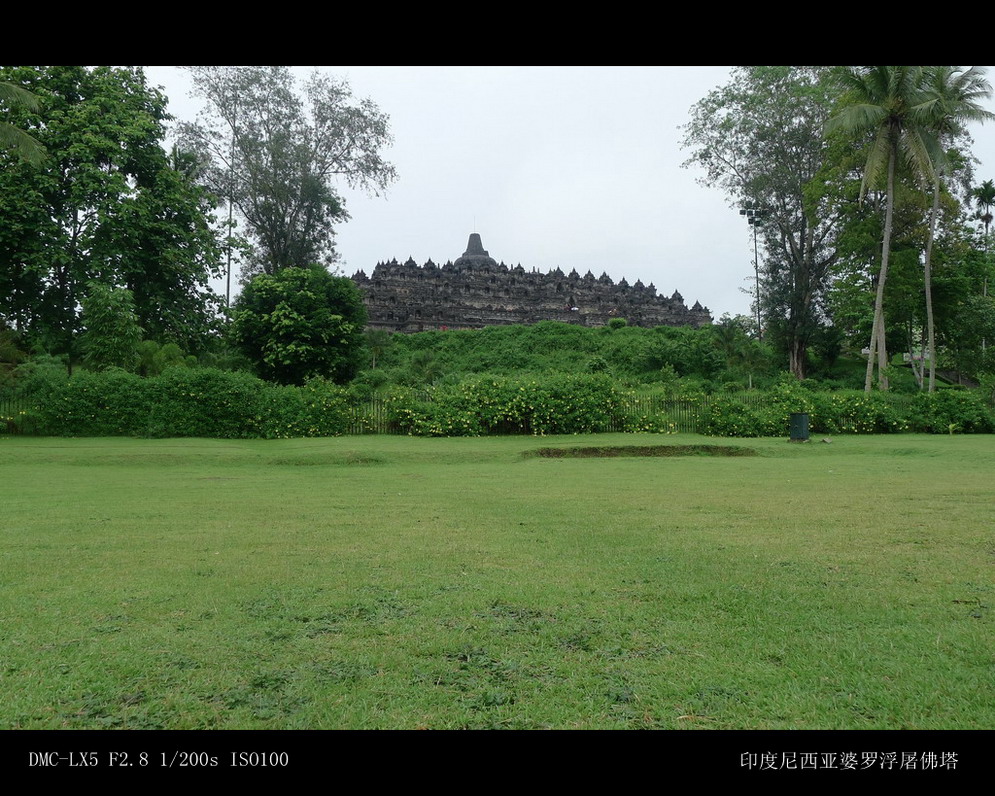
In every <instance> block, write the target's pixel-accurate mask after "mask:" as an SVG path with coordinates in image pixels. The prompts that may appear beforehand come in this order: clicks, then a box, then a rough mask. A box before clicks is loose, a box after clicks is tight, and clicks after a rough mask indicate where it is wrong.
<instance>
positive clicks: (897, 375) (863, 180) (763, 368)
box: [0, 66, 995, 437]
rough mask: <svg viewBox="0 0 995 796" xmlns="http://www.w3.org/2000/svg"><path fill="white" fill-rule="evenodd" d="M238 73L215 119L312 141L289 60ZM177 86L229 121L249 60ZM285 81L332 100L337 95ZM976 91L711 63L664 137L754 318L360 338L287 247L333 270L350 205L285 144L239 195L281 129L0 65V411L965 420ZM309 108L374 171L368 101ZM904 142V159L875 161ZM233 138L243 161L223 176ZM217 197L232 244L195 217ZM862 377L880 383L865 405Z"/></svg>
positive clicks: (165, 427)
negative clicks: (711, 83) (710, 211)
mask: <svg viewBox="0 0 995 796" xmlns="http://www.w3.org/2000/svg"><path fill="white" fill-rule="evenodd" d="M252 75H255V76H256V77H259V76H260V75H264V76H265V75H268V76H269V78H272V80H268V81H267V80H263V81H259V80H252V81H250V83H251V84H252V85H254V86H256V87H257V88H258V89H259V90H260V91H263V90H264V88H265V86H266V85H268V86H270V89H269V90H271V91H272V92H275V93H273V94H272V95H271V96H269V95H266V96H263V95H260V96H258V97H255V100H257V102H255V104H253V105H246V104H244V103H243V104H237V110H238V113H239V114H245V113H250V114H251V113H255V112H256V110H258V111H259V112H264V110H265V109H272V108H274V107H279V106H280V105H281V103H282V104H283V105H285V106H286V107H287V108H290V109H291V110H292V111H293V112H292V113H291V117H292V118H293V120H294V121H293V124H292V125H291V127H293V129H294V130H295V135H299V136H302V139H301V140H310V138H313V135H312V133H311V132H309V129H310V128H309V127H308V125H307V124H306V123H305V122H306V114H303V115H302V113H303V111H301V110H300V108H298V106H297V105H295V104H294V103H293V102H291V103H289V104H288V103H287V102H286V101H285V100H287V98H288V97H290V94H288V92H293V90H294V87H293V85H292V81H290V80H289V75H288V73H286V71H285V70H283V69H282V68H280V67H266V68H256V71H255V72H253V73H252ZM202 77H203V80H204V81H207V82H203V81H202V85H201V88H202V89H203V90H205V91H207V90H208V89H210V91H208V96H209V97H210V98H211V101H212V102H214V103H215V106H216V107H215V112H216V113H222V115H223V113H227V112H228V111H231V110H233V109H232V108H229V107H228V102H229V100H231V99H232V97H234V96H236V95H237V93H238V92H235V94H233V93H232V92H231V91H229V90H228V88H231V86H235V85H239V86H242V85H243V83H242V82H239V81H241V79H242V78H244V77H246V75H244V74H241V73H239V72H238V70H237V69H235V70H234V71H232V70H221V71H217V72H214V71H210V72H205V73H204V74H203V75H202ZM236 78H237V80H236ZM231 81H234V82H231ZM314 81H317V82H314ZM229 83H230V85H229ZM257 84H258V85H257ZM309 85H312V87H313V88H315V90H317V88H321V89H322V91H323V92H325V94H327V97H326V99H329V98H334V97H338V98H340V99H342V100H343V101H345V100H346V99H349V96H348V92H347V88H346V87H343V86H338V84H335V85H332V84H331V83H328V82H323V81H321V80H318V79H317V78H315V79H314V80H313V81H312V84H309ZM226 86H227V87H228V88H226ZM253 90H254V91H255V89H253ZM219 92H220V93H219ZM328 92H331V93H328ZM343 92H345V93H343ZM990 93H991V89H990V86H989V85H988V83H987V82H986V81H985V80H984V77H983V73H982V72H981V71H980V70H977V69H974V68H972V69H964V68H961V67H866V68H861V69H852V70H841V69H839V68H830V67H741V68H737V69H736V70H734V71H733V75H732V80H731V82H730V83H729V85H727V86H724V87H721V88H719V89H716V90H715V91H714V92H712V93H710V94H709V95H708V96H707V97H705V98H703V99H702V100H701V101H700V102H699V103H698V104H696V105H695V107H694V108H693V109H692V112H691V120H690V121H689V123H688V124H687V126H686V128H685V133H686V135H685V141H684V144H685V147H686V148H687V149H688V150H689V151H690V154H691V156H690V158H689V161H688V165H693V166H696V167H699V168H702V169H703V170H704V172H705V175H706V178H705V180H704V181H705V182H706V183H708V184H712V185H718V186H720V187H722V188H723V189H725V190H726V191H727V193H728V195H729V196H730V197H731V201H732V203H733V205H734V207H736V208H738V209H739V210H740V212H741V213H742V214H743V215H744V216H746V217H747V218H748V219H749V220H750V222H751V223H752V224H753V225H754V226H753V228H754V230H755V231H757V233H758V245H759V246H760V247H762V248H761V251H762V257H761V258H760V261H759V262H758V263H756V266H757V268H756V279H757V281H756V283H755V292H754V303H755V306H754V310H755V315H754V316H753V317H750V318H746V317H742V316H741V317H737V318H728V317H724V318H722V319H720V320H719V321H717V322H716V323H715V324H713V325H710V326H706V327H704V328H701V329H691V328H672V327H659V328H655V329H644V328H636V327H630V326H628V325H627V324H626V322H625V320H624V319H622V318H616V319H613V320H612V322H611V323H610V324H609V325H608V326H606V327H603V328H585V327H580V326H574V325H569V324H561V323H554V322H544V323H539V324H536V325H534V326H507V327H492V328H487V329H482V330H477V331H446V332H441V331H439V332H425V333H421V334H416V335H407V336H403V335H390V334H387V333H385V332H382V331H376V330H368V331H366V332H365V333H364V332H363V329H364V327H365V324H366V314H365V309H364V307H363V304H362V298H361V295H360V293H359V291H358V289H357V288H356V286H355V285H354V284H353V283H352V281H351V280H349V279H345V278H343V277H338V276H334V275H333V274H331V273H329V271H328V270H327V268H326V267H325V266H324V265H316V264H315V263H314V262H313V260H314V259H320V258H318V257H317V255H316V254H315V253H316V252H323V253H324V254H323V255H322V256H325V255H327V256H331V252H332V251H333V246H332V242H333V239H332V233H333V230H332V222H333V221H341V220H343V219H344V218H345V217H346V216H345V214H344V211H343V208H342V205H341V202H340V199H339V198H338V195H337V193H336V192H335V190H334V186H333V185H332V184H331V183H330V182H328V180H329V179H330V178H329V177H328V175H327V174H325V173H324V172H322V173H321V174H319V173H318V171H320V169H318V167H317V166H316V165H315V163H312V162H310V161H309V160H308V158H307V157H306V156H305V155H304V150H302V149H300V147H295V148H293V151H294V152H295V153H296V154H295V159H294V160H293V168H292V169H290V170H289V171H286V173H283V172H281V174H280V175H276V176H275V177H274V179H273V180H268V181H265V183H260V184H258V185H257V184H256V183H253V182H252V181H250V180H248V179H246V178H245V175H246V174H248V171H252V169H250V168H249V165H250V160H251V158H250V157H249V156H250V154H251V155H253V157H254V156H255V155H259V156H260V157H263V158H264V159H265V158H266V157H269V159H270V160H273V159H274V158H275V159H276V161H279V162H284V160H285V158H284V159H283V160H281V158H282V157H283V156H285V155H287V153H288V151H289V150H288V149H287V147H288V146H290V144H289V143H288V141H287V140H285V138H284V137H281V136H276V137H273V138H271V137H268V136H267V135H263V131H262V130H261V129H256V128H254V127H253V125H252V124H249V123H248V122H247V123H246V124H244V125H243V124H241V123H240V124H239V125H237V129H238V130H240V131H241V134H242V135H243V136H250V133H251V136H250V137H249V138H245V139H244V140H243V139H239V140H238V141H231V140H228V139H224V142H223V143H224V145H221V144H218V143H217V141H215V140H214V138H213V137H212V136H211V135H209V133H210V129H208V127H204V128H202V129H201V128H196V130H198V131H199V133H198V135H197V136H193V137H191V135H192V132H193V131H194V130H195V127H194V126H190V125H187V126H186V127H185V128H184V129H185V130H186V132H187V133H188V135H187V136H186V138H183V137H182V136H181V138H180V140H181V141H184V140H186V141H187V142H188V143H189V142H190V141H193V140H194V139H196V141H199V142H200V144H202V145H203V146H202V147H201V148H200V149H198V148H197V147H195V146H192V148H191V149H190V150H189V151H184V150H183V149H177V148H175V147H174V148H173V149H172V151H168V150H167V149H166V148H165V146H164V143H165V141H166V133H167V128H166V123H167V122H168V120H169V118H170V117H169V116H168V114H167V113H166V98H165V97H164V96H163V95H162V94H161V92H159V91H157V90H155V89H153V88H151V87H149V86H148V85H147V83H146V81H145V77H144V75H143V74H142V71H141V69H139V68H111V67H94V68H88V67H76V66H70V67H35V66H28V67H3V68H0V116H2V119H0V124H2V127H0V132H2V133H3V135H4V138H3V139H0V215H2V217H3V219H4V224H2V225H0V391H3V392H5V393H8V394H10V395H15V396H16V397H17V400H18V401H19V402H20V403H19V404H18V406H24V407H27V409H19V410H18V413H17V414H16V415H9V416H8V415H5V416H4V417H3V418H2V421H3V423H4V424H5V425H7V426H9V427H10V428H13V429H21V430H24V429H28V428H34V429H36V430H38V431H40V432H42V433H48V434H77V435H78V434H134V435H142V436H161V435H179V436H183V435H204V436H223V437H228V436H235V437H238V436H250V437H251V436H263V437H269V436H288V435H289V436H296V435H323V434H336V433H344V432H345V431H346V430H348V429H353V430H356V429H360V430H362V429H363V428H365V427H370V428H372V427H373V424H372V423H371V424H367V425H366V426H364V420H363V417H364V413H367V412H370V411H376V412H378V413H380V416H381V417H386V418H387V420H386V421H385V422H386V423H387V426H386V427H388V428H389V430H393V431H400V432H404V433H413V434H489V433H508V432H518V433H557V432H563V433H575V432H585V431H601V430H607V429H609V428H611V429H614V430H630V431H637V430H642V431H664V432H665V431H670V430H673V429H674V427H675V424H674V422H673V420H674V418H672V417H670V416H668V411H669V410H668V409H667V408H666V406H665V405H664V403H661V401H666V400H682V401H685V403H687V402H691V403H692V404H693V403H694V402H697V405H698V407H699V409H697V410H695V412H697V414H696V415H695V420H694V422H695V428H697V429H699V430H702V431H704V432H706V433H714V434H732V435H752V434H760V435H766V434H780V433H783V432H784V428H785V422H786V417H787V415H786V413H787V412H790V411H806V412H809V414H810V415H811V417H812V422H813V428H814V429H815V430H825V431H827V432H833V433H839V432H869V431H880V432H890V431H902V430H925V431H932V432H943V431H951V432H952V431H990V430H992V421H991V408H990V407H991V399H992V388H993V385H995V376H993V374H995V297H993V296H992V295H990V292H991V291H990V284H991V283H992V282H993V280H995V256H993V254H992V251H991V239H990V232H991V230H990V222H991V219H992V207H993V206H995V186H993V185H992V183H991V181H990V180H988V181H985V182H983V183H981V184H980V185H974V179H973V174H972V171H971V157H970V144H971V140H970V136H969V135H967V131H966V128H965V123H966V122H967V121H971V120H975V121H978V120H984V119H985V118H988V117H990V116H991V114H990V113H988V112H987V111H985V110H983V109H982V108H981V106H980V105H979V104H978V103H979V102H980V101H981V100H985V99H987V98H988V97H989V96H990ZM322 96H324V95H322ZM312 99H313V97H312ZM329 102H331V99H329ZM218 103H220V104H218ZM322 107H326V109H327V111H328V113H329V114H333V115H334V114H344V115H345V116H343V118H346V117H348V118H351V119H353V120H354V122H355V124H356V125H358V128H357V129H369V130H370V131H372V133H373V135H372V137H370V138H368V139H366V144H365V145H364V146H367V147H372V152H370V151H366V150H365V149H362V148H360V149H359V150H356V151H354V152H351V153H350V152H348V151H347V150H348V146H349V144H348V140H342V141H338V142H337V143H338V144H342V145H343V146H345V147H346V148H347V149H346V150H336V152H337V154H336V156H337V157H344V158H345V160H344V161H343V162H342V163H343V168H344V169H345V171H342V172H341V173H342V174H347V175H351V176H350V177H349V179H352V180H354V181H357V183H358V184H366V183H369V182H372V184H375V185H378V186H380V187H381V188H382V187H384V186H386V184H387V183H388V182H390V181H392V180H393V178H394V176H395V175H394V172H393V167H391V166H390V165H389V164H387V163H385V162H384V161H382V160H380V159H379V156H377V155H376V150H378V149H379V147H381V146H382V145H383V144H384V143H386V142H387V141H389V135H388V132H387V128H386V122H387V120H386V117H385V116H383V115H382V114H380V113H379V111H377V110H376V108H375V106H373V105H372V104H370V103H368V102H364V103H362V104H361V107H360V109H356V108H352V106H351V105H349V103H346V104H345V105H343V104H336V103H331V104H328V103H326V104H325V105H323V106H322ZM253 108H255V109H256V110H253ZM294 108H297V110H294ZM855 108H856V109H861V108H863V109H864V110H854V109H855ZM226 109H227V110H226ZM865 111H866V112H865ZM266 112H268V111H266ZM356 113H359V114H360V116H358V117H357V116H356ZM239 119H242V120H243V121H246V120H245V119H243V116H241V115H240V116H239ZM205 123H206V122H205ZM343 129H345V128H343ZM326 132H328V135H329V136H331V138H329V137H323V138H321V141H322V146H326V147H333V148H334V147H335V146H336V141H335V140H333V139H334V134H333V132H332V131H331V128H329V131H326ZM218 140H221V139H218ZM8 141H9V142H11V143H9V144H8V143H6V142H8ZM212 142H213V145H211V146H208V144H211V143H212ZM905 146H911V147H912V150H909V151H910V152H912V151H913V150H914V154H915V157H913V158H900V157H897V156H896V153H900V152H901V151H903V150H902V147H905ZM229 151H230V152H236V151H237V152H240V153H241V155H240V158H241V160H239V162H238V163H233V164H230V165H229V167H228V168H227V170H226V168H225V167H224V164H223V162H222V161H220V160H218V158H219V157H220V153H224V152H229ZM267 153H269V154H268V155H267ZM326 154H327V153H326ZM274 162H275V161H274ZM287 162H288V163H289V162H290V161H287ZM350 164H351V165H350ZM363 164H366V165H365V166H364V165H363ZM346 167H348V168H346ZM353 168H355V169H359V171H350V169H353ZM246 169H248V171H245V170H246ZM316 169H317V171H316ZM363 169H366V170H367V171H365V172H364V171H363ZM240 170H241V171H240ZM297 180H300V181H301V183H300V185H296V187H295V190H296V189H300V190H299V191H298V193H297V194H295V196H297V198H298V199H300V200H301V201H302V202H304V205H305V206H306V207H309V208H311V211H313V213H312V215H307V214H305V216H306V217H307V218H309V219H310V222H309V223H307V224H304V226H303V227H301V228H300V229H298V228H296V227H292V226H291V227H288V228H287V230H285V231H286V232H287V234H288V235H290V236H291V237H292V238H294V237H295V236H296V238H295V240H293V241H289V242H288V243H287V245H286V246H284V245H283V244H282V243H281V245H280V246H279V247H277V246H276V244H275V243H270V244H266V243H264V242H261V241H263V239H264V238H265V239H266V240H269V238H266V235H265V229H264V228H263V227H262V226H260V225H258V224H257V225H256V226H252V224H251V222H252V218H250V216H251V213H249V211H248V209H247V208H249V206H250V205H251V203H252V199H253V196H255V193H259V195H260V196H262V197H264V196H268V195H269V194H268V193H267V192H268V191H270V190H271V189H273V187H274V186H277V187H279V186H282V185H284V184H285V183H288V182H295V181H297ZM253 186H255V187H253ZM267 201H268V200H267ZM287 212H288V213H290V215H291V216H293V217H294V218H298V217H299V214H297V213H295V212H293V211H292V210H290V209H288V210H287ZM238 213H241V214H242V216H243V222H246V223H248V224H249V229H248V237H247V238H246V237H243V238H239V236H238V235H237V234H233V228H232V226H231V224H232V223H234V222H232V221H231V220H230V221H229V222H228V223H222V222H221V220H220V219H222V218H223V217H224V216H225V215H227V216H228V218H229V219H232V218H235V216H236V215H237V214H238ZM314 213H316V214H317V215H314ZM256 220H257V221H258V219H256ZM236 221H237V219H236ZM312 222H313V223H312ZM281 228H282V227H281ZM253 240H255V249H253V243H252V241H253ZM260 247H261V248H260ZM276 248H279V249H280V251H281V252H301V254H299V256H298V255H295V256H290V255H289V254H287V256H284V255H283V254H281V256H280V257H275V255H274V252H275V250H276ZM239 251H241V252H242V253H243V254H244V256H245V258H246V259H245V261H244V263H243V265H246V266H248V267H247V268H246V269H244V270H245V275H246V279H247V280H248V281H247V283H246V284H245V286H244V289H243V291H242V293H241V295H240V296H238V297H237V298H236V299H235V300H234V302H233V303H231V305H230V306H229V305H228V302H227V301H222V299H221V298H220V297H219V296H217V295H215V294H214V292H213V291H212V290H210V288H209V287H208V283H209V280H210V279H211V278H213V277H218V276H219V275H221V274H222V273H223V272H224V270H225V269H224V267H223V265H224V264H227V270H228V272H229V276H230V267H231V260H232V258H233V257H235V259H237V257H238V254H237V253H238V252H239ZM253 251H254V253H253ZM270 255H273V256H270ZM260 258H261V259H260ZM257 271H263V272H264V273H259V274H256V275H255V276H253V274H254V273H256V272H257ZM868 341H870V343H869V344H868ZM889 346H890V348H889ZM862 351H869V352H870V354H869V355H868V354H866V353H863V354H862ZM789 374H790V375H789ZM872 383H873V384H876V385H877V386H879V387H880V388H882V390H884V389H888V390H889V391H890V392H891V393H895V394H896V395H894V397H890V396H889V397H888V398H887V399H885V398H882V397H878V396H877V395H876V394H870V393H871V386H872ZM963 385H972V386H974V387H979V386H980V389H978V390H976V391H975V392H968V391H966V390H964V389H963ZM861 388H863V390H862V392H861ZM934 390H936V392H935V394H934ZM919 392H924V393H927V395H926V396H919V395H917V393H919ZM740 393H744V394H752V395H753V396H756V395H760V396H762V397H761V398H760V399H755V398H753V397H751V398H749V399H747V398H745V397H743V396H741V395H740ZM633 396H639V397H642V398H646V399H647V400H649V401H650V402H649V403H648V404H646V406H648V407H651V408H650V409H648V410H647V411H646V412H643V411H642V410H640V409H638V408H633V407H635V406H636V405H635V404H634V403H633V402H632V400H631V399H632V398H633ZM371 402H372V403H371ZM373 406H375V407H376V408H375V410H374V409H371V407H373ZM682 411H683V410H682ZM21 412H24V414H23V415H21ZM378 422H379V421H378Z"/></svg>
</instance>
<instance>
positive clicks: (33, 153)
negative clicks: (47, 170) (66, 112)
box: [0, 81, 45, 165]
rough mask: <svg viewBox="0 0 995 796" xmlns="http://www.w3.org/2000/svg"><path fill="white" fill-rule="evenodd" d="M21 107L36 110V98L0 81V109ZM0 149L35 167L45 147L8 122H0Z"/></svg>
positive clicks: (22, 89) (16, 86) (18, 87)
mask: <svg viewBox="0 0 995 796" xmlns="http://www.w3.org/2000/svg"><path fill="white" fill-rule="evenodd" d="M12 107H22V108H26V109H27V110H30V111H36V110H38V98H37V97H36V96H35V95H34V94H32V93H31V92H30V91H28V90H27V89H25V88H21V86H18V85H15V84H14V83H7V82H3V81H0V109H3V108H12ZM0 149H9V150H12V151H13V152H14V153H15V154H16V155H17V156H18V157H20V158H21V159H22V160H24V161H26V162H28V163H32V164H34V165H37V164H39V163H41V162H42V160H43V159H44V158H45V147H43V146H42V145H41V144H40V143H38V141H36V140H35V139H34V138H32V137H31V136H30V135H28V134H27V133H26V132H24V131H23V130H22V129H20V128H19V127H16V126H15V125H13V124H11V123H10V122H0Z"/></svg>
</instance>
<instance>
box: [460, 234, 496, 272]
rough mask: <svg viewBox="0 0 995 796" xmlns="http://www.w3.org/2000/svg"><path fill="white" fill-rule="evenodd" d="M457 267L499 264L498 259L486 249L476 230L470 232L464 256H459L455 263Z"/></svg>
mask: <svg viewBox="0 0 995 796" xmlns="http://www.w3.org/2000/svg"><path fill="white" fill-rule="evenodd" d="M453 265H455V266H456V267H460V266H463V265H497V261H496V260H495V259H494V258H493V257H491V256H490V255H489V254H488V253H487V252H486V251H485V250H484V244H483V243H481V241H480V235H478V234H477V233H476V232H471V233H470V240H469V241H467V244H466V251H465V252H463V256H462V257H457V258H456V262H454V263H453Z"/></svg>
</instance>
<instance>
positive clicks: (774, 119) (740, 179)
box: [683, 66, 839, 379]
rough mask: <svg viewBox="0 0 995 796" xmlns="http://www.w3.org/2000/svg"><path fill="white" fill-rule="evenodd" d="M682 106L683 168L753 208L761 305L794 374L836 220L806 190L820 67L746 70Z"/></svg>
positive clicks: (818, 122)
mask: <svg viewBox="0 0 995 796" xmlns="http://www.w3.org/2000/svg"><path fill="white" fill-rule="evenodd" d="M732 75H733V76H732V80H731V82H730V83H729V84H728V85H726V86H723V87H721V88H719V89H716V90H714V91H712V92H711V93H710V94H709V95H708V96H707V97H705V98H704V99H702V100H701V101H699V102H698V103H697V104H696V105H695V106H694V107H693V108H692V109H691V120H690V121H689V122H688V124H687V125H685V127H684V131H685V137H684V144H683V145H684V147H685V148H686V149H690V150H691V152H692V155H691V158H690V159H689V160H688V161H687V162H686V163H685V164H684V165H685V166H690V165H696V166H698V167H700V168H702V169H703V170H704V172H705V176H704V178H703V179H702V180H701V182H702V183H703V184H705V185H709V186H715V187H718V188H720V189H722V190H724V191H725V192H726V194H727V195H728V196H729V199H730V203H731V204H733V205H735V206H739V207H746V206H749V207H751V208H753V209H755V210H756V211H757V212H758V214H759V217H760V218H762V223H761V225H760V227H759V230H760V234H761V236H762V240H763V246H764V257H763V262H764V272H763V280H762V281H763V284H762V287H763V290H762V291H761V299H760V302H761V309H762V310H763V313H762V314H763V315H765V319H764V321H765V323H766V324H767V325H768V326H769V327H770V328H771V330H772V331H773V332H775V335H774V336H775V338H776V340H777V343H778V345H779V347H780V349H781V350H782V351H783V352H784V354H785V355H786V358H787V359H788V362H789V365H790V368H791V372H792V373H793V374H794V375H795V376H796V377H798V378H799V379H802V378H804V377H805V370H806V366H807V350H808V347H809V345H810V344H811V341H812V339H813V337H814V336H815V335H816V334H817V332H818V329H819V327H820V326H821V325H822V323H823V322H824V321H823V312H822V303H823V301H824V297H825V293H826V290H827V288H828V284H829V274H830V269H831V267H832V264H833V262H834V259H835V256H836V254H835V238H836V236H837V234H838V231H839V222H838V219H837V218H836V217H835V216H834V215H833V214H832V213H831V212H829V211H828V209H827V208H826V207H825V206H824V203H823V202H821V200H820V196H819V195H818V194H811V195H810V194H808V193H807V192H806V186H807V185H808V184H809V183H810V182H811V181H812V180H813V178H814V177H815V176H816V174H817V173H818V172H819V170H820V168H821V167H822V164H823V157H824V155H825V145H824V139H823V127H824V125H825V122H826V121H827V119H828V117H829V113H830V109H831V107H832V104H833V102H834V100H835V98H836V97H837V96H838V94H839V89H838V87H837V86H836V85H835V84H834V82H833V81H832V80H831V76H830V73H829V71H828V70H827V69H824V68H817V67H789V66H750V67H738V68H736V69H735V70H733V73H732Z"/></svg>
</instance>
